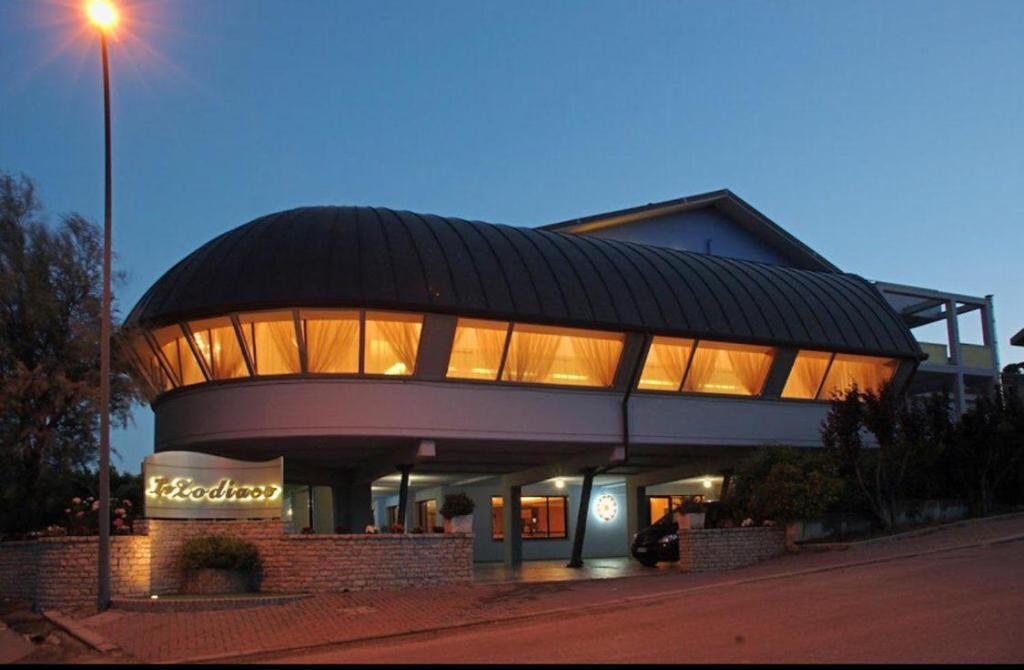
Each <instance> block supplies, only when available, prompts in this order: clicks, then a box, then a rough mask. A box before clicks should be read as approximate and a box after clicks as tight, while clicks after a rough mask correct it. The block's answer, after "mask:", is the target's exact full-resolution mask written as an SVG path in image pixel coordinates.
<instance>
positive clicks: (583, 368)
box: [501, 323, 625, 386]
mask: <svg viewBox="0 0 1024 670" xmlns="http://www.w3.org/2000/svg"><path fill="white" fill-rule="evenodd" d="M624 337H625V336H624V335H623V334H622V333H605V332H602V331H596V330H577V329H570V328H553V327H549V326H531V325H526V324H519V323H517V324H515V326H513V328H512V337H511V339H510V341H509V347H508V354H507V355H506V357H505V369H504V370H503V371H502V374H501V379H502V381H511V382H527V383H533V384H568V385H573V386H611V385H612V381H613V380H614V378H615V370H616V368H617V367H618V364H619V355H620V354H621V353H622V342H623V339H624Z"/></svg>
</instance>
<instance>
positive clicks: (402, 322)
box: [363, 312, 423, 375]
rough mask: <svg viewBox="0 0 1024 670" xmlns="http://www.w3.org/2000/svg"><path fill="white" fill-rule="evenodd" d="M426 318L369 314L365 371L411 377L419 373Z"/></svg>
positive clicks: (379, 313)
mask: <svg viewBox="0 0 1024 670" xmlns="http://www.w3.org/2000/svg"><path fill="white" fill-rule="evenodd" d="M422 329H423V317H422V316H421V315H419V314H397V313H393V312H367V313H366V342H365V345H364V346H365V354H364V356H365V361H364V366H363V367H364V371H365V372H366V373H367V374H374V375H411V374H412V373H413V371H414V370H415V369H416V353H417V352H418V351H419V347H420V331H421V330H422Z"/></svg>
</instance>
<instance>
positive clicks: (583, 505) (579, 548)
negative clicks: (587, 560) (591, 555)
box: [565, 468, 597, 568]
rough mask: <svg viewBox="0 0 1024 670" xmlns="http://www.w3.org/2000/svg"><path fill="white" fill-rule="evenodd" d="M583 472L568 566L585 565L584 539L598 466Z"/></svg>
mask: <svg viewBox="0 0 1024 670" xmlns="http://www.w3.org/2000/svg"><path fill="white" fill-rule="evenodd" d="M582 472H583V486H582V487H581V488H580V508H579V510H578V512H577V513H576V532H575V533H573V539H572V557H571V558H570V559H569V563H568V564H567V565H566V566H565V567H567V568H582V567H583V540H585V539H586V536H587V517H589V516H590V491H591V490H592V489H593V488H594V475H595V474H597V468H586V469H585V470H583V471H582Z"/></svg>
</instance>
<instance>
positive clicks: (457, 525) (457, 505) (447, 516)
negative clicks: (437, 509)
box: [441, 493, 476, 533]
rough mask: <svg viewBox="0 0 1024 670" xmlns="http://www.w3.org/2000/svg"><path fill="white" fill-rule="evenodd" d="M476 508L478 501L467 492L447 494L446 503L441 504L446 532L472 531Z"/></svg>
mask: <svg viewBox="0 0 1024 670" xmlns="http://www.w3.org/2000/svg"><path fill="white" fill-rule="evenodd" d="M474 508H476V503H474V502H473V499H472V498H470V497H469V496H468V495H466V494H465V493H448V494H445V496H444V504H443V505H442V506H441V516H443V517H444V530H445V532H446V533H472V532H473V509H474Z"/></svg>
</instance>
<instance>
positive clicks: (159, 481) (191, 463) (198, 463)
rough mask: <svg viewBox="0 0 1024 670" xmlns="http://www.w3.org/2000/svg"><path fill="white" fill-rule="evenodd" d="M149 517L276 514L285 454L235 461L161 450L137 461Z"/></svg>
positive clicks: (274, 516) (272, 516)
mask: <svg viewBox="0 0 1024 670" xmlns="http://www.w3.org/2000/svg"><path fill="white" fill-rule="evenodd" d="M142 482H143V486H144V487H145V490H144V495H143V500H144V505H145V515H146V517H147V518H150V519H279V518H282V516H283V514H282V510H283V503H284V459H283V458H275V459H274V460H271V461H237V460H234V459H231V458H221V457H220V456H210V455H208V454H200V453H198V452H194V451H164V452H161V453H159V454H153V455H152V456H147V457H146V459H145V460H144V461H143V462H142Z"/></svg>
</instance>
